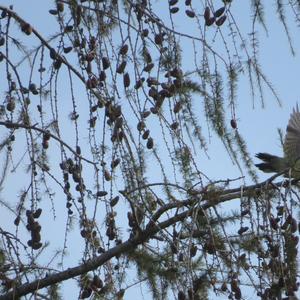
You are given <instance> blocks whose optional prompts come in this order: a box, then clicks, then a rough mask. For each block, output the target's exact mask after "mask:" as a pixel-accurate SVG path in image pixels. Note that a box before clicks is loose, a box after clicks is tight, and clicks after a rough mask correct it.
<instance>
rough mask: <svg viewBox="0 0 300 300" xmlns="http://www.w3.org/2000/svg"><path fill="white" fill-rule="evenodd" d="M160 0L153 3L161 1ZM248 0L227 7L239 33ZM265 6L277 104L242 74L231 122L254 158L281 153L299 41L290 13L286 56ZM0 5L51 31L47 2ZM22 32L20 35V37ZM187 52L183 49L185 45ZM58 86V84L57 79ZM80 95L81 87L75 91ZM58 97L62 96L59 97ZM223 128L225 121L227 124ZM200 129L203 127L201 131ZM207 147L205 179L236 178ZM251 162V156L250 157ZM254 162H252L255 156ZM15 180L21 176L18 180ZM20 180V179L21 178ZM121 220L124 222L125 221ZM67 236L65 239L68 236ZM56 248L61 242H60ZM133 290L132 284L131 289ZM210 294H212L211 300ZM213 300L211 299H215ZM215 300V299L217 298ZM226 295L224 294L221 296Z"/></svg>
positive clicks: (264, 38)
mask: <svg viewBox="0 0 300 300" xmlns="http://www.w3.org/2000/svg"><path fill="white" fill-rule="evenodd" d="M162 2H163V1H155V4H153V6H154V5H157V6H158V9H160V8H159V6H160V5H161V6H162V8H163V7H164V6H163V4H162ZM249 2H250V1H237V0H234V1H233V3H232V7H231V13H232V14H233V15H234V16H235V19H236V22H237V23H238V24H239V28H240V31H241V33H242V35H243V36H245V37H246V36H247V34H248V33H249V32H250V31H251V22H250V20H251V19H250V18H249V15H248V13H249V9H248V8H246V7H245V5H246V6H247V5H249ZM264 2H265V5H266V23H267V26H268V28H269V29H270V30H269V32H268V33H266V32H265V31H264V30H262V28H261V27H257V30H258V32H259V37H260V51H259V57H260V63H261V68H262V69H263V70H264V73H265V75H266V76H267V78H268V79H269V80H270V82H271V83H272V85H273V87H274V88H275V90H276V92H277V93H278V95H279V97H280V99H281V101H282V102H281V104H282V106H279V105H278V103H277V101H276V99H275V98H274V96H273V95H271V93H270V92H269V91H268V90H267V89H264V96H265V102H264V104H265V105H264V107H262V105H261V102H260V99H259V98H258V95H257V96H256V99H255V101H254V102H253V101H252V98H251V93H250V89H249V86H248V84H247V78H246V79H241V81H240V84H239V88H238V101H237V102H238V105H237V111H236V115H237V118H238V119H237V122H238V130H239V132H240V134H241V135H242V136H243V137H244V139H245V140H246V143H247V146H248V150H249V153H250V155H251V156H252V157H253V158H254V156H255V153H257V152H270V153H272V154H276V155H279V156H280V155H282V149H281V144H280V141H279V136H278V133H277V128H281V129H282V130H283V131H285V128H286V125H287V122H288V119H289V115H290V113H291V111H292V109H293V107H295V105H296V103H297V102H299V101H300V83H299V78H300V76H299V75H300V74H299V73H300V61H299V57H300V39H299V30H298V29H296V27H295V25H293V24H292V23H293V22H292V20H293V19H292V18H293V17H292V16H290V18H289V19H288V21H289V20H291V21H290V22H288V23H290V25H291V26H290V31H291V36H292V38H293V42H294V48H295V52H296V55H295V56H292V55H291V52H290V48H289V44H288V41H287V38H286V34H285V32H284V29H283V26H282V24H280V23H279V22H278V18H277V16H276V15H275V13H274V11H275V6H274V4H273V1H264ZM0 5H3V6H8V5H13V6H14V10H15V11H16V12H17V13H18V14H19V15H20V16H21V17H22V18H24V19H27V20H30V23H31V24H32V25H33V27H35V28H37V29H38V30H39V31H40V32H41V33H44V34H45V36H49V34H52V33H53V32H50V33H49V28H52V26H54V24H55V23H54V20H52V21H53V23H52V21H51V17H49V13H48V10H49V9H51V8H53V5H52V4H51V2H50V1H39V0H28V1H21V0H15V1H6V0H2V1H1V3H0ZM183 20H184V22H182V23H180V22H179V23H180V24H179V25H178V30H180V31H181V32H190V31H191V26H190V24H189V23H188V22H185V20H186V18H183ZM21 36H22V34H21V35H20V37H21ZM186 51H188V49H186ZM184 53H185V49H184V48H183V63H184V64H185V63H186V64H189V63H192V62H191V61H190V59H189V57H188V56H186V57H185V56H184ZM62 84H63V82H62ZM76 92H77V93H82V91H76ZM62 96H63V95H62ZM228 126H229V124H228ZM0 130H1V128H0ZM204 130H205V129H204ZM208 151H209V156H210V159H209V160H207V161H206V162H205V166H203V168H204V169H205V171H206V174H207V175H208V176H209V177H210V178H211V179H220V178H222V179H227V178H236V177H238V176H240V174H239V172H238V170H237V168H233V167H232V162H231V160H230V159H229V158H228V156H227V155H226V153H224V152H225V151H224V147H223V146H222V144H221V143H220V141H218V139H217V138H215V137H213V138H212V139H211V140H210V143H209V144H208ZM254 160H255V158H254ZM255 161H256V160H255ZM216 170H217V172H216ZM259 176H260V179H265V178H267V177H268V176H267V175H265V174H261V173H259ZM19 180H20V181H22V180H23V179H22V178H20V179H19ZM24 180H25V179H24ZM8 184H9V185H10V186H11V188H12V191H14V188H13V187H14V182H13V181H8ZM126 222H127V221H126ZM64 226H65V224H64V223H62V224H61V226H60V227H61V228H62V231H61V232H58V231H57V228H55V229H52V230H51V229H50V230H49V231H48V232H47V235H48V238H49V240H52V238H55V237H56V236H57V235H58V234H62V233H63V230H64V229H65V227H64ZM70 240H71V239H70ZM60 246H61V243H60ZM69 247H70V248H69V252H70V250H71V251H72V250H74V252H73V253H71V261H72V260H74V265H76V263H77V261H78V259H79V258H80V255H81V253H75V252H76V239H75V242H74V244H72V243H71V245H70V246H69ZM74 284H75V283H74V282H72V280H69V282H68V284H66V285H65V287H64V288H63V293H64V295H68V297H69V299H75V298H74V297H76V295H77V294H76V293H77V291H76V293H74V289H72V286H73V285H74ZM137 288H138V287H137ZM144 295H145V297H144V299H150V298H149V296H147V293H145V292H144ZM134 296H135V290H134V289H130V290H129V291H128V293H126V295H125V297H124V299H125V300H127V299H132V297H134ZM213 297H214V296H213V295H212V298H211V299H214V298H213ZM215 299H217V298H215ZM218 299H221V298H218ZM224 299H226V298H224ZM246 299H254V298H253V295H249V298H247V297H246Z"/></svg>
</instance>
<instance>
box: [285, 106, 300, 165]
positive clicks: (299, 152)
mask: <svg viewBox="0 0 300 300" xmlns="http://www.w3.org/2000/svg"><path fill="white" fill-rule="evenodd" d="M283 150H284V156H285V158H286V160H287V161H288V163H289V164H291V165H293V164H294V163H295V162H296V160H297V159H298V158H300V112H299V107H298V104H297V106H296V108H294V109H293V112H292V114H291V117H290V120H289V123H288V125H287V128H286V136H285V140H284V145H283Z"/></svg>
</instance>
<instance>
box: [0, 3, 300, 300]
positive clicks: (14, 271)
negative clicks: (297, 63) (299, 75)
mask: <svg viewBox="0 0 300 300" xmlns="http://www.w3.org/2000/svg"><path fill="white" fill-rule="evenodd" d="M194 2H195V3H194ZM236 2H238V1H229V0H227V1H225V0H224V1H223V2H222V1H211V0H207V1H202V2H201V3H200V2H199V1H198V2H197V3H196V1H191V0H186V1H185V2H184V3H183V1H177V0H170V1H169V2H167V1H157V2H156V1H149V0H148V1H147V0H141V1H131V0H126V1H115V0H99V1H96V0H93V1H92V0H81V1H69V0H61V1H58V0H57V1H53V3H51V8H50V9H49V8H48V7H47V8H45V5H44V4H43V9H44V10H45V11H47V18H49V19H47V20H45V22H46V26H42V25H41V28H38V27H35V26H34V24H33V23H32V22H31V19H26V18H24V17H22V11H15V10H14V9H13V7H6V6H0V11H1V20H0V25H1V26H0V31H1V35H0V46H1V47H0V51H1V52H0V61H1V63H0V72H1V74H2V76H1V78H2V79H1V96H2V99H3V100H2V103H1V119H0V126H1V144H0V145H1V148H0V149H1V170H2V171H1V179H0V186H1V206H2V212H5V214H4V216H3V218H4V219H3V221H2V222H1V223H0V224H1V244H0V249H1V261H0V280H1V283H2V292H1V295H0V299H19V298H21V297H22V296H26V295H28V296H29V295H33V294H34V296H35V297H36V298H37V299H63V298H64V296H65V295H64V293H63V292H62V291H61V288H62V287H63V286H64V285H65V284H66V283H67V282H68V280H70V279H72V280H73V281H74V282H76V287H77V291H76V293H77V296H78V297H79V298H81V299H84V298H93V299H122V298H123V297H125V298H126V294H128V293H130V290H132V289H134V288H135V286H136V285H137V284H140V285H141V287H142V288H143V289H144V290H145V291H146V290H149V291H150V292H151V294H150V295H151V296H149V297H151V298H153V299H167V297H170V298H174V299H180V300H183V299H208V298H209V295H212V293H215V294H216V295H218V296H220V295H224V296H226V297H229V298H230V299H242V297H243V296H244V295H245V291H247V289H248V290H249V286H250V289H251V291H252V292H255V293H256V294H257V298H259V299H284V297H286V299H287V297H292V296H294V297H296V291H297V290H298V281H297V276H299V275H298V272H299V269H298V266H297V244H298V240H299V234H298V226H299V224H298V221H297V213H298V212H299V211H298V206H299V193H298V187H297V182H295V181H293V180H291V179H290V178H288V179H284V180H282V178H281V177H280V175H281V174H276V175H274V176H272V177H270V178H268V179H267V180H265V181H262V182H260V181H259V179H258V177H257V171H256V169H255V168H254V165H253V161H252V156H251V155H250V154H249V153H248V150H247V143H246V139H244V138H243V137H242V135H241V134H240V132H239V130H238V117H237V116H236V107H237V104H238V103H240V101H239V100H238V97H237V95H238V91H239V90H238V88H239V80H241V79H244V78H246V79H247V80H248V81H247V82H248V84H249V88H250V91H251V94H252V97H253V101H254V102H255V101H257V100H255V98H256V97H257V96H258V99H259V101H260V102H261V104H262V105H263V104H264V101H265V100H264V94H263V92H264V91H268V92H271V94H272V95H273V96H274V98H275V99H276V100H277V101H278V102H279V97H278V95H277V93H276V92H275V89H274V87H273V86H272V84H271V81H269V80H268V79H267V76H266V74H265V73H264V71H263V68H262V67H261V66H260V62H259V60H258V50H259V47H260V43H259V41H260V40H259V38H258V32H261V31H264V30H265V31H266V32H267V31H268V30H270V31H272V28H268V27H267V24H266V21H265V19H264V12H265V11H264V10H265V7H264V3H263V1H261V0H252V1H251V7H250V10H249V11H248V12H247V15H248V16H249V20H250V21H251V24H252V27H251V34H250V35H249V36H247V35H246V36H245V35H244V34H243V32H242V31H241V29H240V24H239V23H238V22H237V21H236V17H237V16H236V15H235V14H234V13H233V11H234V7H235V5H240V4H238V3H236ZM273 4H274V5H275V9H276V12H277V14H278V16H279V18H278V19H279V22H281V24H283V28H284V30H285V33H286V36H287V38H288V41H289V45H290V50H291V54H294V53H295V50H294V46H293V40H292V37H291V34H290V31H289V26H288V25H289V24H288V23H289V22H291V20H290V19H291V18H290V16H291V15H292V14H294V15H293V16H294V17H296V20H295V22H296V25H298V23H299V19H298V18H297V16H298V14H297V13H298V11H299V10H300V3H299V1H289V2H288V4H287V5H286V6H284V5H283V3H282V1H281V0H276V1H273ZM243 5H244V4H243ZM48 10H49V11H48ZM41 13H42V12H41ZM34 14H36V11H35V7H34V6H33V7H32V20H34ZM287 16H288V17H287ZM44 27H45V28H44ZM240 45H241V50H240V49H239V47H240ZM4 74H5V76H4ZM240 105H242V104H240ZM206 128H208V130H207V129H206ZM211 138H213V139H215V140H217V139H218V140H219V141H220V142H221V144H222V145H223V148H222V149H221V150H220V152H223V154H222V155H223V157H225V156H227V159H228V158H229V159H231V161H232V165H233V169H235V170H236V172H237V173H236V174H239V175H238V176H239V177H238V178H233V177H232V178H218V172H219V168H220V161H216V164H215V176H214V179H212V178H209V176H207V175H206V171H205V164H206V163H207V161H208V159H209V153H210V151H211V150H210V147H209V141H210V139H211ZM216 177H217V178H216ZM232 203H234V204H232ZM232 205H235V206H232ZM233 207H234V208H235V210H233ZM137 292H138V291H135V293H136V295H137Z"/></svg>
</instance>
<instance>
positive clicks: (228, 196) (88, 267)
mask: <svg viewBox="0 0 300 300" xmlns="http://www.w3.org/2000/svg"><path fill="white" fill-rule="evenodd" d="M277 176H278V175H274V176H272V177H271V178H270V179H268V180H266V181H264V182H262V183H259V184H256V185H250V186H245V187H243V188H237V189H228V190H224V191H220V194H219V195H218V198H217V199H214V200H213V201H211V199H210V198H209V197H205V196H204V197H203V198H202V199H201V203H202V204H201V209H202V210H206V209H208V208H210V207H212V206H215V205H217V204H219V203H222V202H226V201H229V200H233V199H236V198H239V197H240V196H241V195H243V196H247V195H251V194H253V193H254V192H260V191H261V189H262V188H266V186H267V185H268V184H270V183H271V181H272V180H273V179H274V178H276V177H277ZM271 184H272V185H273V187H278V186H281V185H282V182H279V183H271ZM241 191H243V192H241ZM193 204H195V198H193V200H186V201H184V206H185V207H186V206H189V205H190V206H193ZM176 205H177V207H178V205H179V201H178V202H176V203H172V204H168V205H166V206H164V207H165V209H162V208H160V210H164V211H166V210H168V209H170V208H173V207H176ZM182 206H183V205H179V207H182ZM160 212H161V213H160V214H159V215H161V214H162V211H160ZM192 213H193V207H189V208H187V209H186V210H185V211H184V212H181V213H178V214H176V215H175V216H173V217H171V218H169V219H167V220H165V221H163V222H153V221H150V222H149V223H148V225H147V226H146V229H145V230H142V231H141V232H140V234H138V235H136V236H135V237H134V238H131V239H129V240H127V241H126V242H124V243H122V244H119V245H117V246H115V247H113V248H111V249H110V250H108V251H107V252H105V253H104V254H102V255H100V256H98V257H95V258H94V259H91V260H89V261H87V262H85V263H83V264H82V265H79V266H77V267H74V268H69V269H67V270H65V271H62V272H59V273H55V274H50V275H48V276H46V277H45V278H43V279H39V280H35V281H33V282H31V283H26V284H23V285H21V286H19V287H16V288H15V289H14V290H13V291H12V292H9V293H6V294H4V295H1V296H0V300H10V299H11V300H13V299H15V298H17V297H20V296H24V295H27V294H29V293H33V292H34V291H36V290H39V289H42V288H45V287H48V286H51V285H53V284H56V283H60V282H62V281H65V280H68V279H71V278H74V277H76V276H79V275H81V274H84V273H87V272H89V271H92V270H95V269H97V268H98V267H100V266H102V265H103V264H104V263H106V262H107V261H109V260H110V259H111V258H113V257H115V256H119V255H122V254H124V253H126V252H128V251H131V250H134V249H135V248H136V247H137V246H138V245H141V244H143V243H144V242H146V241H148V240H150V239H152V238H154V237H155V235H156V234H157V233H158V232H160V231H162V230H164V229H166V228H168V227H170V226H172V225H173V224H175V223H177V222H180V221H183V220H184V219H186V218H187V217H189V216H190V215H191V214H192Z"/></svg>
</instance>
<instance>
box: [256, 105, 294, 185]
mask: <svg viewBox="0 0 300 300" xmlns="http://www.w3.org/2000/svg"><path fill="white" fill-rule="evenodd" d="M283 153H284V155H283V157H279V156H276V155H272V154H269V153H265V152H264V153H262V152H260V153H257V154H256V155H255V156H256V157H257V158H258V159H260V160H261V161H262V163H259V164H255V166H256V167H257V168H258V169H260V170H261V171H263V172H265V173H283V174H284V176H285V177H292V178H294V179H300V111H299V107H298V104H297V105H296V107H295V108H294V109H293V112H292V113H291V116H290V119H289V122H288V125H287V128H286V135H285V139H284V143H283Z"/></svg>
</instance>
